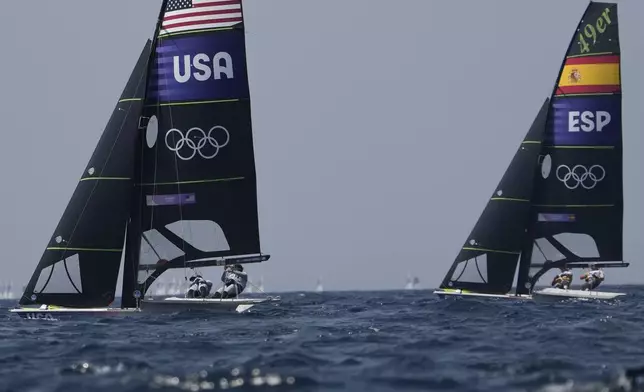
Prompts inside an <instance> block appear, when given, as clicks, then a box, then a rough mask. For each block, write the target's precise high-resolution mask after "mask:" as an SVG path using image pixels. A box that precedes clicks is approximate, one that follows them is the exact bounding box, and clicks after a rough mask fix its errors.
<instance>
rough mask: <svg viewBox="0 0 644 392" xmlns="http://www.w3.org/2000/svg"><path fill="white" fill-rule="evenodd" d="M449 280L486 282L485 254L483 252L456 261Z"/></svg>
mask: <svg viewBox="0 0 644 392" xmlns="http://www.w3.org/2000/svg"><path fill="white" fill-rule="evenodd" d="M451 280H452V281H454V282H465V283H487V255H486V254H483V255H481V256H478V257H475V258H473V259H469V260H465V261H461V262H460V263H458V264H457V266H456V269H455V270H454V274H453V275H452V279H451Z"/></svg>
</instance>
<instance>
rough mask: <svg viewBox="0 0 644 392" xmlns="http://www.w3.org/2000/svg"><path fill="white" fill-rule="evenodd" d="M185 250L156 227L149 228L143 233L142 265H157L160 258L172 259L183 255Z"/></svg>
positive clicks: (140, 258) (140, 262)
mask: <svg viewBox="0 0 644 392" xmlns="http://www.w3.org/2000/svg"><path fill="white" fill-rule="evenodd" d="M183 255H184V252H183V251H182V250H181V249H179V248H177V247H176V246H175V245H174V244H173V243H172V242H170V240H168V239H167V238H165V237H164V236H163V234H161V233H159V232H158V231H157V230H156V229H152V230H148V231H146V232H144V233H143V234H142V235H141V253H140V255H139V260H140V261H139V264H140V265H156V264H157V262H159V261H160V260H166V261H170V260H172V259H175V258H177V257H180V256H183Z"/></svg>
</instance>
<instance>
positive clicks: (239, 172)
mask: <svg viewBox="0 0 644 392" xmlns="http://www.w3.org/2000/svg"><path fill="white" fill-rule="evenodd" d="M242 12H243V11H242V4H241V0H236V1H235V0H233V1H230V0H226V1H224V0H185V1H176V0H164V1H163V3H162V5H161V10H160V12H159V18H158V22H157V26H156V29H155V32H154V35H153V38H152V39H151V40H148V41H147V42H146V45H145V46H144V48H143V50H142V52H141V54H140V56H139V59H138V61H137V63H136V65H135V67H134V69H133V71H132V73H131V75H130V78H129V80H128V82H127V84H126V85H125V88H124V90H123V92H122V94H121V97H120V99H119V100H118V103H117V104H116V107H115V108H114V110H113V112H112V115H111V117H110V119H109V121H108V123H107V125H106V127H105V129H104V132H103V134H102V136H101V138H100V140H99V141H98V144H97V146H96V148H95V150H94V153H93V155H92V156H91V158H90V160H89V162H88V164H87V166H86V168H85V170H84V171H83V174H82V176H81V178H80V180H79V183H78V185H77V186H76V189H75V191H74V193H73V195H72V197H71V200H70V201H69V203H68V205H67V208H66V209H65V211H64V213H63V215H62V217H61V219H60V221H59V223H58V225H57V227H56V229H55V230H54V233H53V234H52V236H51V238H50V240H49V243H48V244H47V246H46V248H45V250H44V253H43V255H42V257H41V259H40V261H39V263H38V265H37V267H36V269H35V271H34V272H33V275H32V276H31V279H30V280H29V283H28V284H27V285H26V287H25V289H24V292H23V294H22V296H21V298H20V301H19V306H17V307H16V308H15V309H11V310H10V311H11V312H13V313H17V314H19V315H20V316H22V317H25V318H51V317H52V314H54V313H56V314H61V313H101V314H105V313H106V312H107V313H123V312H135V311H141V310H147V309H150V310H164V311H165V310H177V309H179V310H181V309H186V308H188V309H191V308H200V309H201V308H207V309H217V310H236V311H243V310H247V309H248V308H250V307H251V306H253V305H255V304H257V303H260V302H263V301H266V300H269V299H268V298H241V297H239V298H234V299H199V298H197V299H194V298H180V297H169V298H165V299H163V300H148V299H147V298H146V297H145V294H146V291H147V289H148V288H149V287H150V286H151V285H152V283H154V281H155V280H156V279H158V278H159V276H161V275H162V274H163V273H164V272H166V271H168V270H170V269H178V268H183V269H195V268H206V267H212V266H227V265H232V264H244V263H258V262H264V261H266V260H268V259H269V258H270V255H268V254H264V253H262V252H261V246H260V238H259V222H258V207H257V186H256V170H255V158H254V149H253V135H252V124H251V104H250V91H249V86H248V75H247V65H246V47H245V36H244V34H245V33H244V31H245V30H244V20H243V13H242ZM121 264H122V265H121ZM120 271H121V273H122V279H123V287H122V293H121V305H120V307H111V305H112V302H113V301H114V299H115V292H116V283H117V279H118V277H119V272H120ZM213 290H214V287H213Z"/></svg>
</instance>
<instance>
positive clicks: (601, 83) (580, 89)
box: [555, 55, 621, 96]
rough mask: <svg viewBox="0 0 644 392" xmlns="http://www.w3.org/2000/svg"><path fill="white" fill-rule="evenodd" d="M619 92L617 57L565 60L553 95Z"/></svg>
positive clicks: (572, 58) (587, 57)
mask: <svg viewBox="0 0 644 392" xmlns="http://www.w3.org/2000/svg"><path fill="white" fill-rule="evenodd" d="M620 91H621V87H620V79H619V55H602V56H583V57H571V58H567V59H566V63H565V64H564V68H563V71H562V72H561V76H560V78H559V84H558V85H557V91H556V92H555V95H558V96H561V95H577V94H584V95H586V94H611V93H619V92H620Z"/></svg>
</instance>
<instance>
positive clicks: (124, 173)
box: [20, 41, 151, 307]
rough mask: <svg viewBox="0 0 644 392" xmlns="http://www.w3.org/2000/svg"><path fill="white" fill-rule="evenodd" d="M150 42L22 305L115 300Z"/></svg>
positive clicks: (87, 304) (97, 303)
mask: <svg viewBox="0 0 644 392" xmlns="http://www.w3.org/2000/svg"><path fill="white" fill-rule="evenodd" d="M150 46H151V42H150V41H148V42H147V43H146V45H145V47H144V48H143V51H142V52H141V55H140V56H139V59H138V61H137V63H136V66H135V67H134V70H133V71H132V74H131V75H130V78H129V80H128V82H127V84H126V86H125V88H124V89H123V92H122V94H121V98H120V99H119V101H118V103H117V104H116V107H115V108H114V110H113V112H112V115H111V117H110V119H109V121H108V123H107V126H106V127H105V130H104V131H103V134H102V135H101V138H100V139H99V141H98V144H97V146H96V148H95V150H94V153H93V154H92V157H91V158H90V160H89V162H88V163H87V166H86V168H85V170H84V171H83V174H82V176H81V178H80V181H79V183H78V185H77V186H76V190H75V191H74V193H73V195H72V197H71V199H70V201H69V203H68V204H67V208H66V209H65V211H64V213H63V215H62V217H61V219H60V221H59V223H58V225H57V226H56V229H55V230H54V233H53V235H52V237H51V239H50V240H49V243H48V244H47V247H46V249H45V251H44V253H43V255H42V257H41V259H40V262H39V263H38V266H37V267H36V270H35V271H34V273H33V275H32V276H31V279H30V280H29V283H28V284H27V286H26V288H25V290H24V293H23V295H22V297H21V298H20V304H21V305H29V304H36V303H38V304H54V305H60V306H69V307H102V306H107V305H109V304H110V303H111V302H112V301H113V300H114V296H115V291H116V281H117V278H118V273H119V268H120V263H121V254H122V251H123V243H124V239H125V231H124V230H125V227H126V224H127V221H128V218H129V215H130V208H129V200H130V198H131V194H132V188H133V176H134V171H133V168H134V166H133V163H134V156H135V154H134V146H135V141H136V137H137V135H136V133H135V132H133V130H135V129H136V128H137V124H138V122H139V116H140V113H141V108H142V98H143V95H144V92H145V75H146V68H147V62H148V58H149V55H150Z"/></svg>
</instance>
